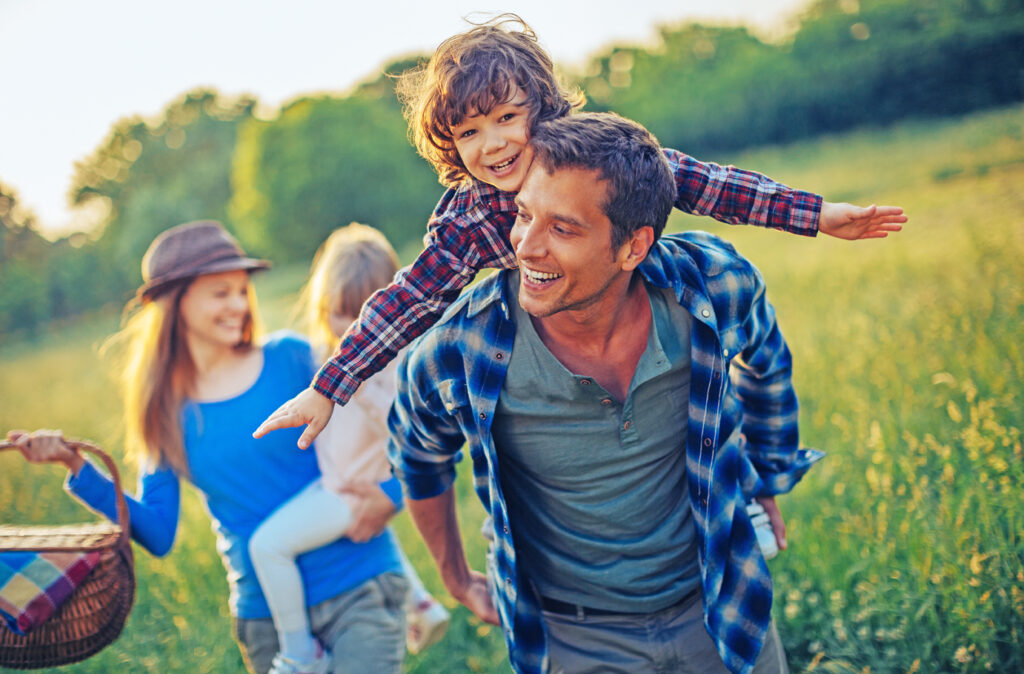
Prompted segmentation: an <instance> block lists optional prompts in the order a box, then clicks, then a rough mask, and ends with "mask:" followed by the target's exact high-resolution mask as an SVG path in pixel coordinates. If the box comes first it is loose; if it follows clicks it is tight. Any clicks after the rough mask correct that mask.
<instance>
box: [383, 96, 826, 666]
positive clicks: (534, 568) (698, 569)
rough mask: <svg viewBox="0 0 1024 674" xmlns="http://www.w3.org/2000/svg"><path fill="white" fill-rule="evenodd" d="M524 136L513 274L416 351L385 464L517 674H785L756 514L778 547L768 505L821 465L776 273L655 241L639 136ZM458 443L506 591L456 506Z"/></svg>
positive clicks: (713, 250) (651, 187)
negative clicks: (758, 507) (809, 434)
mask: <svg viewBox="0 0 1024 674" xmlns="http://www.w3.org/2000/svg"><path fill="white" fill-rule="evenodd" d="M531 142H532V143H533V147H534V153H535V158H534V162H533V166H532V167H531V169H530V172H529V174H528V176H527V178H526V180H525V182H524V184H523V187H522V189H521V191H520V192H519V194H518V196H517V198H516V203H517V206H518V208H519V213H518V217H517V220H516V223H515V227H514V229H513V231H512V244H513V246H514V247H515V249H516V255H517V258H518V262H519V271H518V272H501V273H499V274H496V275H494V276H492V277H490V278H488V279H486V280H485V281H483V282H481V283H480V284H478V285H477V286H476V287H475V288H473V289H472V290H471V291H470V292H468V293H466V294H465V295H464V296H463V297H462V298H461V299H460V300H459V302H458V303H457V304H456V305H455V306H453V307H452V309H451V310H450V311H449V312H448V314H447V315H446V317H445V318H444V319H442V321H441V322H440V323H439V324H438V325H436V326H435V327H434V328H433V329H432V330H431V331H430V332H428V333H427V334H425V335H424V336H423V338H421V340H420V341H419V342H417V343H416V344H415V345H414V346H412V347H411V348H410V349H409V351H408V353H407V354H406V355H405V356H404V357H403V359H402V362H401V364H400V372H399V381H400V384H399V394H398V397H397V399H396V402H395V406H394V408H393V410H392V415H391V418H390V425H391V429H392V447H391V453H392V461H393V463H394V464H395V467H396V472H397V474H398V476H399V477H400V479H401V480H402V482H403V484H404V486H405V489H406V491H407V494H408V497H409V499H408V501H407V502H408V507H409V510H410V512H411V514H412V517H413V519H414V521H415V523H416V525H417V527H418V528H419V530H420V532H421V533H422V534H423V537H424V539H425V540H426V542H427V545H428V547H429V549H430V551H431V554H432V555H433V557H434V559H435V561H436V562H437V564H438V566H439V568H440V570H441V577H442V579H443V581H444V583H445V586H446V587H447V589H448V590H449V592H451V594H452V596H454V597H455V598H456V599H458V600H459V601H461V602H462V603H463V604H465V605H466V606H467V607H469V608H470V609H471V610H472V611H473V612H474V613H475V614H476V615H478V616H479V617H480V618H482V619H483V620H486V621H488V622H492V623H497V622H499V621H500V624H501V625H502V626H503V628H504V630H505V638H506V642H507V645H508V647H509V657H510V660H511V662H512V665H513V667H514V668H515V669H516V670H517V671H520V672H540V671H553V672H561V671H565V672H577V671H624V672H637V671H649V672H654V671H680V670H685V671H698V672H713V671H726V668H728V669H729V670H731V671H734V672H749V671H758V672H760V671H765V672H780V671H781V672H785V671H787V669H786V665H785V660H784V655H783V652H782V648H781V644H780V643H779V640H778V635H777V633H776V632H775V629H774V626H773V625H772V624H771V615H770V608H771V595H772V593H771V579H770V577H769V574H768V569H767V567H766V565H765V562H764V559H763V557H762V555H761V552H760V549H759V547H758V546H757V543H756V539H755V535H754V530H753V527H752V526H751V522H750V519H749V517H748V515H747V513H746V509H745V504H746V501H747V500H748V499H750V498H754V497H756V498H757V499H758V501H759V502H760V503H761V504H762V505H763V506H764V508H765V510H766V511H767V512H768V514H769V516H770V518H771V520H772V526H773V528H774V530H775V534H776V537H777V539H778V542H779V545H780V547H783V548H784V547H785V529H784V526H783V522H782V518H781V516H780V515H779V511H778V508H777V507H776V505H775V501H774V495H775V494H779V493H783V492H786V491H788V490H789V489H791V488H792V486H793V485H794V484H795V483H796V482H797V481H798V480H799V479H800V477H802V476H803V474H804V473H805V472H806V471H807V469H808V468H809V467H810V465H811V464H812V463H813V462H814V461H816V460H817V459H818V458H820V457H821V454H820V453H819V452H815V451H809V450H800V449H798V447H797V442H798V434H797V426H796V421H797V401H796V396H795V394H794V392H793V389H792V387H791V384H790V356H789V351H788V349H787V347H786V344H785V342H784V341H783V339H782V336H781V334H780V333H779V331H778V329H777V327H776V324H775V319H774V312H773V310H772V308H771V306H770V305H769V304H768V303H767V301H766V299H765V297H764V284H763V281H762V279H761V277H760V275H759V274H758V272H757V270H756V269H754V267H753V266H752V265H751V264H750V263H749V262H747V261H746V260H744V259H743V258H741V257H740V256H739V255H738V254H737V253H736V252H735V250H734V249H733V248H732V247H731V246H729V245H728V244H727V243H725V242H723V241H721V240H719V239H717V238H715V237H713V236H711V235H708V234H704V233H688V234H682V235H675V236H670V237H666V238H665V239H662V240H660V241H659V240H658V239H659V236H660V234H661V231H662V229H663V227H664V224H665V221H666V220H667V218H668V214H669V212H670V210H671V208H672V201H673V199H674V195H675V191H676V189H675V185H674V184H673V180H672V177H671V173H670V171H669V168H668V166H667V163H666V161H665V159H664V155H663V154H662V153H661V151H660V149H659V146H658V143H657V141H656V140H655V139H654V138H653V137H652V136H651V135H650V134H649V133H647V132H646V130H644V129H643V128H642V127H640V126H639V125H637V124H635V123H633V122H630V121H627V120H624V119H622V118H620V117H617V116H615V115H611V114H579V115H575V116H570V117H567V118H564V119H560V120H556V121H554V122H551V123H546V124H544V125H542V126H541V128H539V129H538V130H537V133H536V135H535V136H534V138H533V139H532V141H531ZM649 253H650V254H649ZM463 444H466V445H468V447H469V451H470V454H471V456H472V459H473V470H474V474H475V477H476V489H477V493H478V495H479V496H480V498H481V500H482V501H483V503H484V506H485V507H486V508H487V509H488V511H489V512H490V514H491V516H492V518H493V526H494V535H495V539H496V540H495V544H494V547H493V551H494V555H493V556H492V560H491V566H492V568H491V569H489V571H490V573H491V576H492V578H493V581H494V588H493V595H492V592H491V590H490V589H489V588H488V582H487V577H486V576H485V575H483V574H481V573H479V572H476V571H473V570H471V569H470V568H469V565H468V563H467V561H466V558H465V553H464V552H463V547H462V541H461V537H460V534H459V530H458V525H457V523H456V518H455V497H454V490H452V489H451V486H452V483H453V481H454V478H455V468H454V463H455V461H457V460H458V459H459V458H460V449H461V447H462V446H463ZM492 596H493V598H494V600H495V601H494V602H492ZM495 603H496V605H495ZM759 655H760V657H759Z"/></svg>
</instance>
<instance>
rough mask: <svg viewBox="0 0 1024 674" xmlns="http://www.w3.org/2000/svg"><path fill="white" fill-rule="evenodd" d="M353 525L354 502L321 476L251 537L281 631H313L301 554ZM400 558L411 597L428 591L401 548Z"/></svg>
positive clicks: (262, 582) (252, 551)
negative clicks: (299, 560) (327, 486)
mask: <svg viewBox="0 0 1024 674" xmlns="http://www.w3.org/2000/svg"><path fill="white" fill-rule="evenodd" d="M351 524H352V508H351V507H350V506H349V503H348V501H347V500H346V499H345V497H343V496H341V495H340V494H338V493H336V492H333V491H331V490H329V489H325V488H324V486H323V484H322V482H321V481H320V479H319V478H318V479H316V480H314V481H313V482H311V483H310V484H309V485H308V486H307V487H306V488H305V489H303V490H302V491H300V492H299V493H297V494H296V495H295V496H293V497H292V498H290V499H289V500H288V501H285V503H284V504H283V505H281V506H280V507H279V508H278V509H277V510H275V511H274V512H272V513H271V514H270V515H269V516H268V517H267V519H265V520H264V521H263V523H262V524H260V526H259V527H258V528H257V529H256V531H255V532H254V533H253V535H252V538H250V539H249V556H250V557H251V558H252V565H253V568H254V569H255V570H256V577H257V578H259V581H260V588H261V589H262V590H263V596H264V597H266V600H267V605H268V606H269V607H270V615H271V617H272V618H273V620H274V628H275V629H276V630H277V632H278V633H279V634H283V633H286V632H298V631H307V632H308V631H309V618H308V616H307V614H306V598H305V596H304V595H303V591H302V576H301V575H300V574H299V568H298V566H297V565H296V563H295V558H296V557H298V556H299V555H300V554H302V553H303V552H307V551H309V550H315V549H316V548H319V547H321V546H324V545H326V544H328V543H330V542H332V541H335V540H337V539H339V538H341V537H342V536H344V535H345V533H346V532H347V531H348V528H349V526H351ZM399 557H400V558H401V560H402V567H403V569H404V571H405V575H406V577H407V579H408V580H409V586H410V599H411V598H412V597H413V596H419V594H420V593H421V592H424V590H423V583H422V581H420V579H419V576H418V575H417V574H416V571H415V570H414V569H413V568H412V565H411V564H410V563H409V560H408V559H406V557H405V553H404V552H402V551H401V548H399Z"/></svg>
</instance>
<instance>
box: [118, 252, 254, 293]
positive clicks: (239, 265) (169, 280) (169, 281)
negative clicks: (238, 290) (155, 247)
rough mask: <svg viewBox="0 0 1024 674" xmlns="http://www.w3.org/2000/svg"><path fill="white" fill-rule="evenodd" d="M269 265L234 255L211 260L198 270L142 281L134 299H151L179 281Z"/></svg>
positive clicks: (250, 270) (251, 269)
mask: <svg viewBox="0 0 1024 674" xmlns="http://www.w3.org/2000/svg"><path fill="white" fill-rule="evenodd" d="M270 266H271V264H270V261H269V260H260V259H258V258H254V257H235V258H231V259H228V260H221V261H219V262H211V263H210V264H208V265H205V266H204V267H202V268H201V269H198V270H195V269H189V270H187V271H184V270H183V271H182V273H181V274H180V275H175V274H171V275H168V276H165V277H164V278H162V279H160V280H159V281H158V282H155V283H154V282H152V281H151V282H149V283H143V284H142V285H141V286H139V289H138V290H136V291H135V299H136V300H138V301H140V302H145V301H148V300H153V299H155V298H157V297H158V296H160V295H162V294H163V293H164V292H165V291H167V290H169V289H170V288H172V287H174V286H176V285H178V284H179V283H182V282H183V281H188V280H191V279H194V278H196V277H199V276H206V275H208V274H219V273H221V272H226V271H249V272H253V271H263V270H265V269H269V268H270Z"/></svg>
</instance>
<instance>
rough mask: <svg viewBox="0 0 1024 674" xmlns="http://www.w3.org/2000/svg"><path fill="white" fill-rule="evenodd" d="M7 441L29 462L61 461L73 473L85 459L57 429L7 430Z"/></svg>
mask: <svg viewBox="0 0 1024 674" xmlns="http://www.w3.org/2000/svg"><path fill="white" fill-rule="evenodd" d="M7 441H8V442H10V443H11V444H13V445H14V446H15V447H17V448H18V451H20V452H21V454H22V456H24V457H25V459H26V460H27V461H28V462H29V463H63V464H64V465H65V466H67V468H68V470H70V471H71V472H72V474H74V475H78V471H80V470H81V469H82V465H83V464H84V463H85V459H83V458H82V456H81V455H80V454H79V453H78V452H77V451H75V450H74V449H72V448H71V447H69V446H68V445H67V443H65V442H64V435H63V434H62V433H61V432H60V431H59V430H49V429H40V430H38V431H35V432H33V433H29V432H28V431H8V432H7Z"/></svg>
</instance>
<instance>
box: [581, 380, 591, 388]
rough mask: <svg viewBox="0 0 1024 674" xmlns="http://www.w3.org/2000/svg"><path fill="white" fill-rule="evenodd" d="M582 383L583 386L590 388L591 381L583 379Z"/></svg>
mask: <svg viewBox="0 0 1024 674" xmlns="http://www.w3.org/2000/svg"><path fill="white" fill-rule="evenodd" d="M580 383H581V384H583V385H584V386H590V380H589V379H581V380H580Z"/></svg>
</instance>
